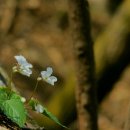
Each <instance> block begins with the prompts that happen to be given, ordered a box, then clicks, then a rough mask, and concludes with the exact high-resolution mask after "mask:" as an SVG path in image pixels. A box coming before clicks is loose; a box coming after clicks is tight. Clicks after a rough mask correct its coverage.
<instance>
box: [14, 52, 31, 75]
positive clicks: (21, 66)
mask: <svg viewBox="0 0 130 130" xmlns="http://www.w3.org/2000/svg"><path fill="white" fill-rule="evenodd" d="M15 59H16V60H17V62H18V65H17V66H14V67H13V71H14V72H19V73H21V74H23V75H26V76H28V77H29V76H30V75H31V74H32V70H31V68H32V67H33V66H32V64H30V63H28V62H27V60H26V59H25V58H24V57H23V56H22V55H19V56H15Z"/></svg>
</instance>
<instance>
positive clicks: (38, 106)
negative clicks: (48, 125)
mask: <svg viewBox="0 0 130 130" xmlns="http://www.w3.org/2000/svg"><path fill="white" fill-rule="evenodd" d="M35 110H36V111H37V112H38V113H43V111H44V108H43V106H42V105H40V104H37V105H36V106H35Z"/></svg>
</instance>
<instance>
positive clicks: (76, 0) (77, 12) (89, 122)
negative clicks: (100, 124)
mask: <svg viewBox="0 0 130 130" xmlns="http://www.w3.org/2000/svg"><path fill="white" fill-rule="evenodd" d="M69 5H70V10H71V12H70V22H71V29H72V37H73V45H74V51H75V53H74V55H75V57H76V61H77V63H76V65H77V70H76V71H77V80H78V85H77V88H76V101H77V113H78V120H79V130H97V129H98V128H97V102H96V87H95V80H94V79H95V78H94V57H93V48H92V39H91V35H90V29H91V28H90V16H89V8H88V2H87V1H85V0H71V1H69Z"/></svg>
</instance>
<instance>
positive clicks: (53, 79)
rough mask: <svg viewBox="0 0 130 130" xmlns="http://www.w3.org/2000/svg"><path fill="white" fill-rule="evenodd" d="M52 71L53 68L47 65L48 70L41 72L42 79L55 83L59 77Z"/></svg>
mask: <svg viewBox="0 0 130 130" xmlns="http://www.w3.org/2000/svg"><path fill="white" fill-rule="evenodd" d="M52 72H53V70H52V68H51V67H47V70H46V71H42V72H41V76H42V79H43V80H45V81H46V82H47V83H49V84H51V85H54V82H56V81H57V78H56V77H55V76H51V75H52Z"/></svg>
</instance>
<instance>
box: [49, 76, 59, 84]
mask: <svg viewBox="0 0 130 130" xmlns="http://www.w3.org/2000/svg"><path fill="white" fill-rule="evenodd" d="M56 81H57V78H56V77H55V76H51V77H49V78H48V80H47V82H48V83H50V84H51V85H54V83H55V82H56Z"/></svg>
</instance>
